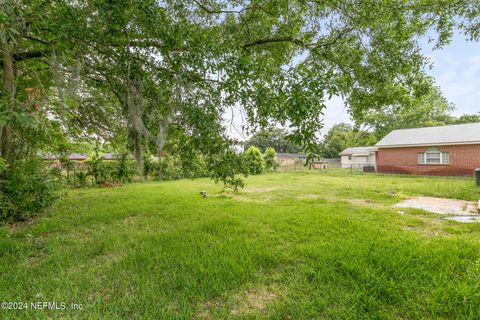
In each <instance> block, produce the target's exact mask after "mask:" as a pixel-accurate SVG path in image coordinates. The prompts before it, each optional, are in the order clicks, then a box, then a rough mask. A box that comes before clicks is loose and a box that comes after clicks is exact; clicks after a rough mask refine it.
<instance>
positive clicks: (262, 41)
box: [242, 37, 309, 49]
mask: <svg viewBox="0 0 480 320" xmlns="http://www.w3.org/2000/svg"><path fill="white" fill-rule="evenodd" d="M278 42H290V43H293V44H296V45H298V46H300V47H303V48H307V49H308V47H309V45H308V44H306V43H305V42H303V41H302V40H299V39H296V38H293V37H278V38H264V39H258V40H255V41H253V42H250V43H247V44H244V45H243V47H242V48H243V49H247V48H250V47H255V46H260V45H264V44H267V43H278Z"/></svg>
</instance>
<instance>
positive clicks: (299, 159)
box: [276, 152, 307, 166]
mask: <svg viewBox="0 0 480 320" xmlns="http://www.w3.org/2000/svg"><path fill="white" fill-rule="evenodd" d="M306 159H307V155H306V154H304V153H281V152H278V153H277V158H276V160H277V162H278V163H279V165H280V166H285V165H294V164H298V163H305V161H306Z"/></svg>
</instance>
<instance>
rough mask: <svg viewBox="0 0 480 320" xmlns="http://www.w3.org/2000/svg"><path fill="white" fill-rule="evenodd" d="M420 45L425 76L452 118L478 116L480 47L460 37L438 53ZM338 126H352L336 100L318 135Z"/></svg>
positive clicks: (430, 45)
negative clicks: (426, 66)
mask: <svg viewBox="0 0 480 320" xmlns="http://www.w3.org/2000/svg"><path fill="white" fill-rule="evenodd" d="M421 43H422V51H423V54H424V55H425V56H427V57H429V58H430V61H431V62H432V63H433V68H432V69H430V70H427V73H428V74H430V75H431V76H433V77H434V79H435V83H436V84H437V85H438V86H439V87H440V88H441V90H442V93H443V95H444V96H445V98H447V100H448V101H449V102H451V103H453V104H454V105H455V108H456V109H455V111H454V112H452V114H453V115H455V116H459V115H462V114H466V113H467V114H473V113H478V112H480V43H478V42H470V41H466V40H465V37H464V36H463V35H459V34H457V35H455V36H454V37H453V39H452V42H451V43H450V44H449V45H448V46H445V47H443V48H442V49H438V50H433V45H432V44H429V43H428V41H426V40H424V41H422V42H421ZM339 122H347V123H351V120H350V117H349V115H348V112H347V110H346V109H345V107H344V105H343V102H342V100H341V99H339V98H335V99H334V100H333V101H330V102H328V104H327V110H326V112H325V119H324V127H323V129H322V130H321V133H322V134H324V133H326V132H327V131H328V129H330V128H331V127H332V126H333V125H334V124H336V123H339Z"/></svg>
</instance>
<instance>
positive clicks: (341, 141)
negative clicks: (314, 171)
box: [320, 123, 377, 158]
mask: <svg viewBox="0 0 480 320" xmlns="http://www.w3.org/2000/svg"><path fill="white" fill-rule="evenodd" d="M376 142H377V138H376V136H375V134H374V133H372V132H367V131H362V130H359V129H358V128H354V127H353V126H352V125H350V124H347V123H339V124H336V125H334V126H333V127H332V128H331V129H330V130H329V131H328V133H327V134H326V135H325V137H324V138H323V140H322V142H321V143H320V156H321V157H323V158H338V157H339V153H340V152H342V151H343V150H344V149H345V148H347V147H360V146H372V145H374V144H375V143H376Z"/></svg>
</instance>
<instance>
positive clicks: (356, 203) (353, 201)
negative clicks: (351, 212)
mask: <svg viewBox="0 0 480 320" xmlns="http://www.w3.org/2000/svg"><path fill="white" fill-rule="evenodd" d="M345 201H347V202H348V203H350V204H353V205H354V206H371V205H372V201H370V200H367V199H345Z"/></svg>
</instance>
